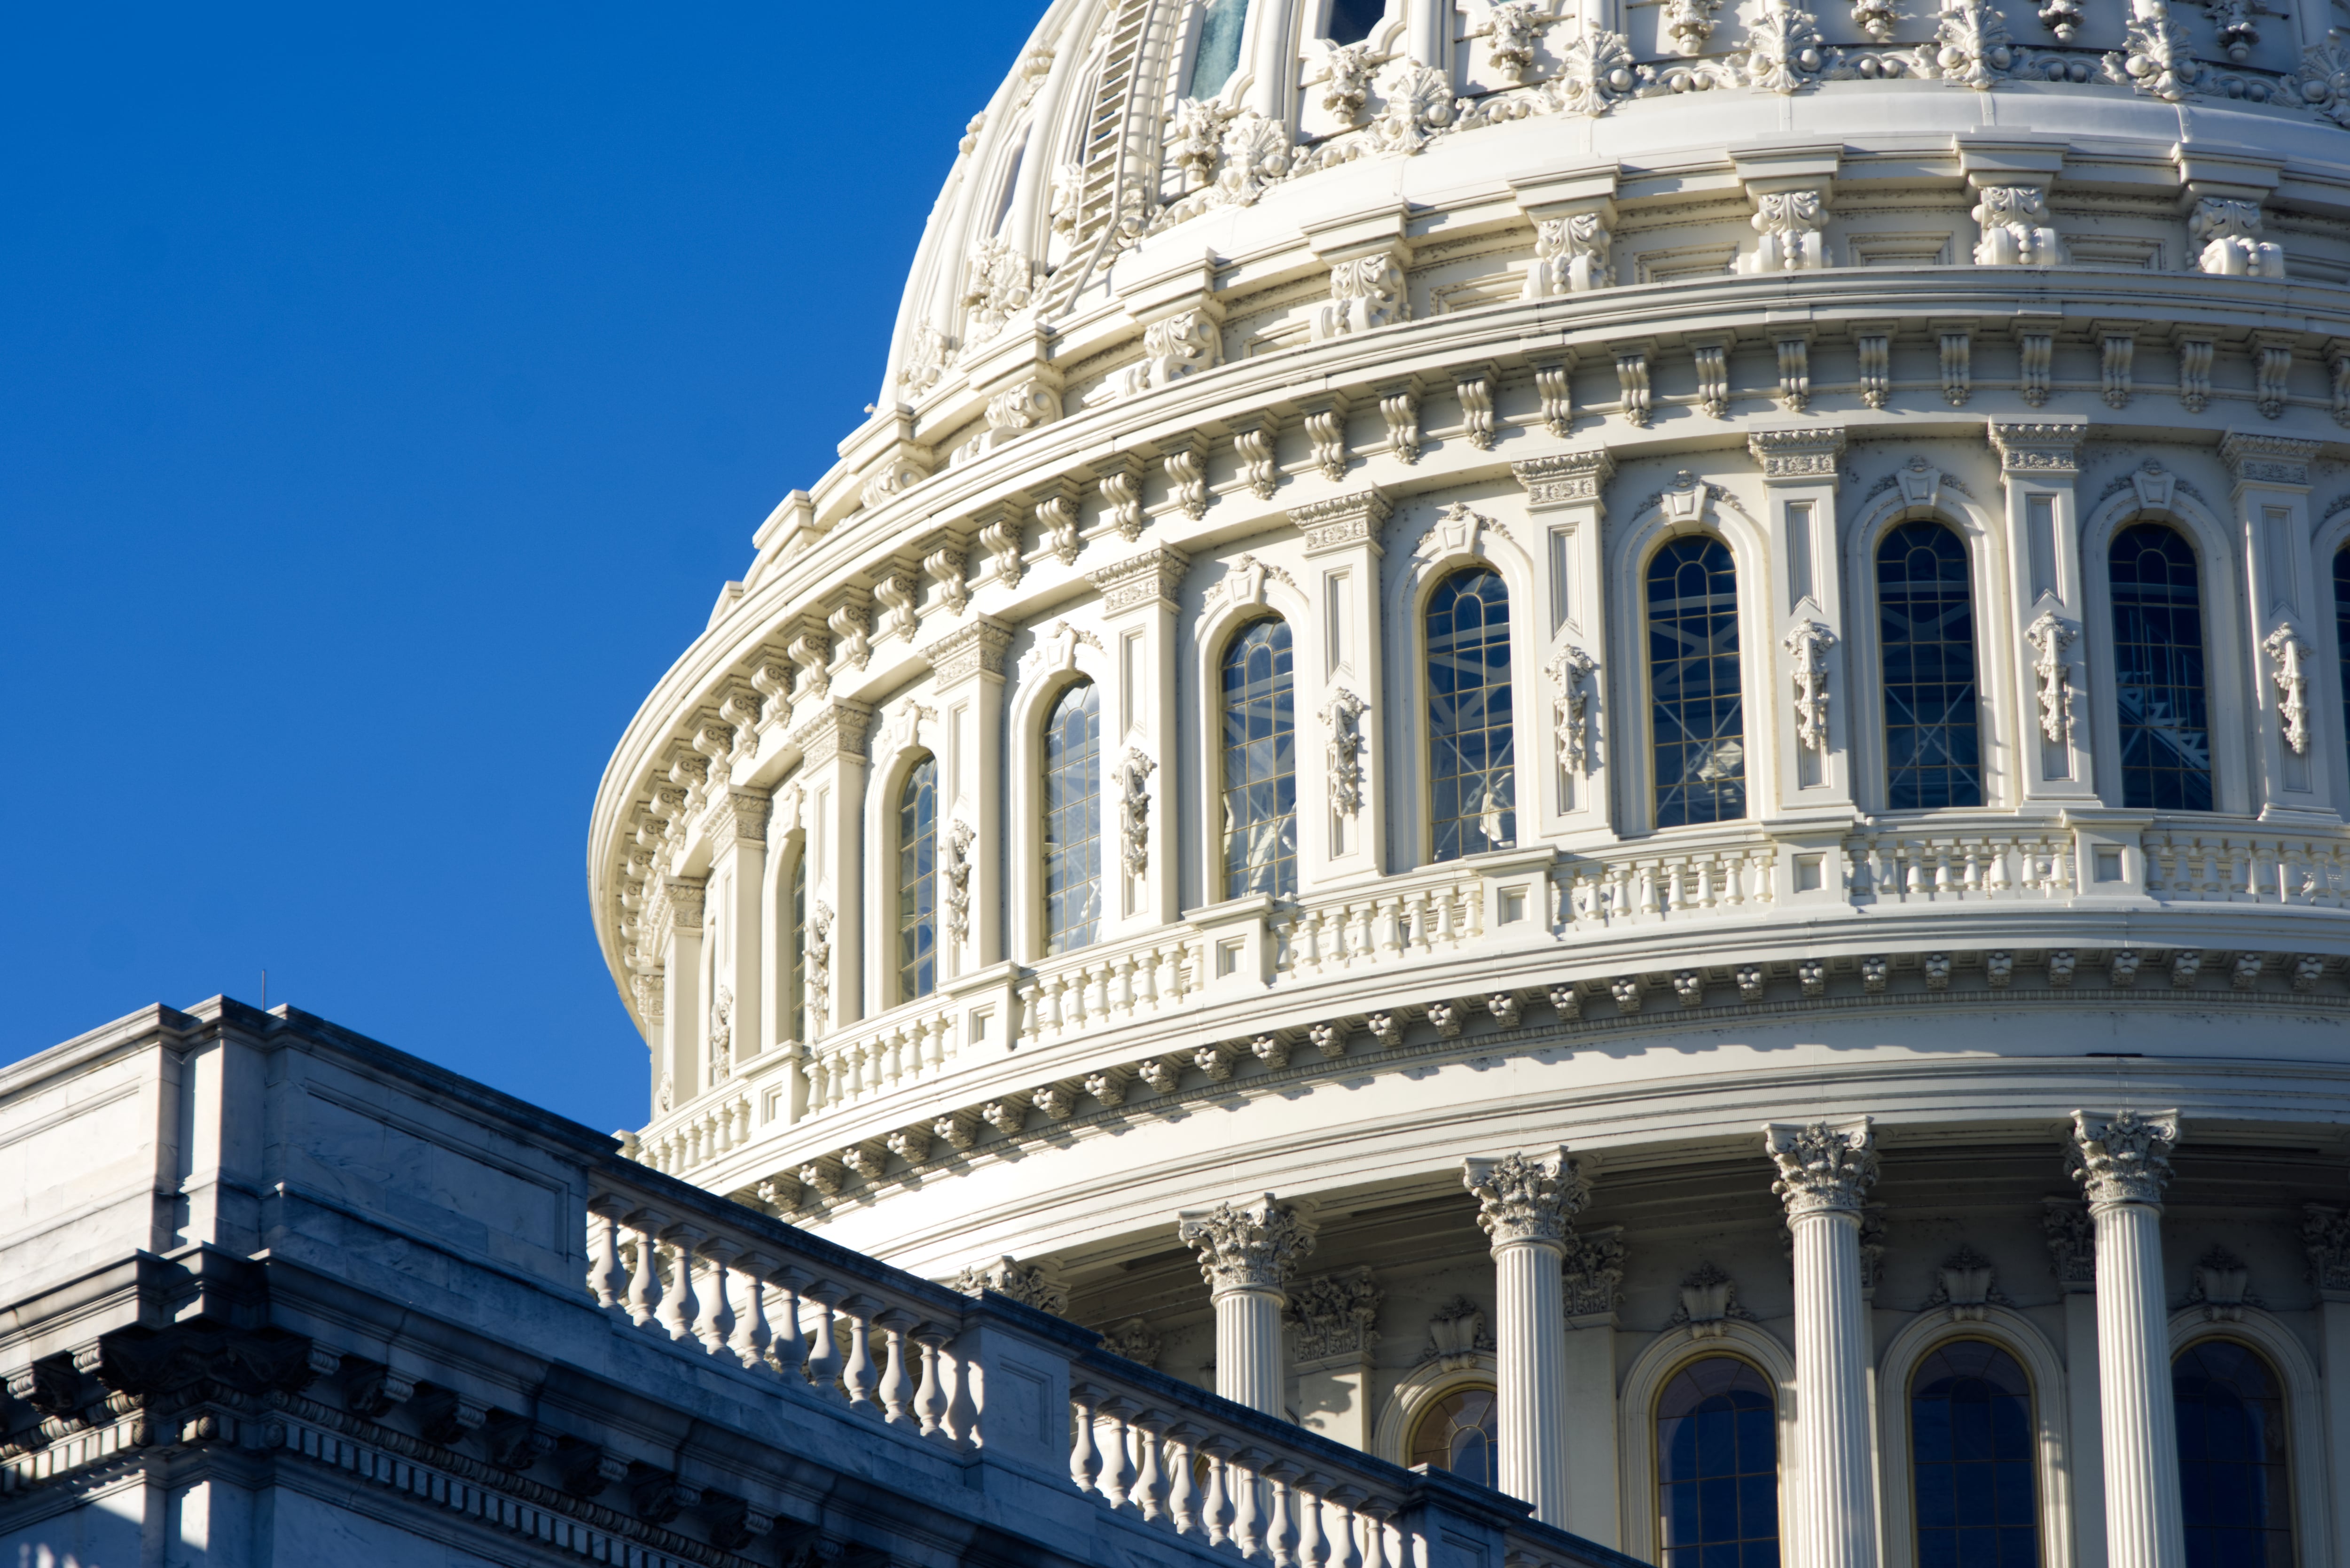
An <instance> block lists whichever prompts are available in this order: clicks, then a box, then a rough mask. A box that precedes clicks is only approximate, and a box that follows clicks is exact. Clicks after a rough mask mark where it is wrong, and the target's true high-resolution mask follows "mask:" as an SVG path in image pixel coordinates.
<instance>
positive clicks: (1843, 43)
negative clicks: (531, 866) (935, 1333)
mask: <svg viewBox="0 0 2350 1568" xmlns="http://www.w3.org/2000/svg"><path fill="white" fill-rule="evenodd" d="M2333 23H2334V13H2333V12H2332V11H2331V10H2329V8H2328V7H2327V6H2325V5H2322V4H2319V3H2317V0H2300V3H2299V4H2297V5H2292V6H2282V5H2269V4H2262V3H2261V0H2209V3H2208V4H2190V3H2189V0H2041V3H2038V4H2035V3H2034V0H1998V3H1993V0H1942V3H1941V4H1940V5H1939V9H1937V8H1935V7H1933V6H1931V5H1926V4H1923V3H1922V0H1836V3H1835V4H1830V5H1823V6H1821V8H1820V9H1819V10H1817V11H1816V12H1814V11H1806V10H1803V9H1800V8H1798V6H1797V5H1795V4H1794V3H1793V0H1577V3H1576V4H1572V5H1570V4H1567V3H1565V0H1459V4H1458V5H1454V4H1451V3H1450V0H1445V3H1440V0H1385V3H1384V5H1383V4H1382V3H1381V0H1310V3H1309V0H1063V3H1061V4H1056V5H1054V6H1053V7H1052V9H1051V10H1050V11H1049V13H1048V14H1047V16H1045V20H1044V21H1043V23H1041V24H1040V25H1039V26H1038V27H1037V29H1036V31H1035V34H1034V36H1032V37H1031V39H1030V40H1029V42H1028V44H1027V46H1026V47H1025V48H1024V50H1023V51H1022V53H1021V56H1020V58H1019V60H1018V62H1017V64H1016V65H1015V66H1014V68H1013V69H1012V71H1011V73H1010V75H1009V76H1008V77H1007V78H1006V79H1005V81H1004V83H1003V87H1002V88H1000V89H999V90H998V91H997V93H996V94H995V96H994V98H993V99H992V100H991V101H990V102H989V103H988V104H987V105H986V106H985V108H984V109H983V111H982V112H980V113H979V114H977V115H975V116H974V117H973V118H972V120H971V124H970V130H969V133H968V134H967V135H966V136H965V137H964V138H963V139H962V145H961V148H960V151H959V152H958V154H957V156H956V158H955V160H954V164H953V169H952V171H951V174H950V175H949V176H948V179H947V182H946V185H945V188H944V189H943V191H942V192H941V195H940V198H939V201H938V203H937V205H936V207H935V208H934V210H933V212H932V213H931V220H930V223H929V226H928V229H927V231H926V232H925V234H924V236H923V239H922V242H921V245H920V251H919V253H918V254H917V256H916V258H915V262H914V266H913V270H912V273H911V275H910V279H909V281H908V284H907V287H906V292H905V296H904V302H903V304H902V306H901V307H900V309H899V317H898V320H897V324H896V327H895V331H894V333H893V335H892V336H891V337H890V339H889V354H888V359H887V367H886V370H885V374H884V377H883V380H882V385H881V388H880V390H879V396H878V397H877V398H876V400H875V402H874V411H873V413H872V415H871V417H870V418H869V419H868V420H867V421H866V422H865V423H864V424H863V425H861V426H860V427H859V428H858V429H857V430H855V431H850V432H848V433H847V436H846V437H845V438H844V439H843V440H842V441H841V443H840V447H839V452H840V461H839V462H838V463H837V464H836V465H835V466H834V467H833V468H832V469H831V470H830V471H829V472H827V473H826V474H824V475H823V476H822V477H821V478H820V479H818V480H816V481H815V482H814V483H812V484H810V485H809V487H808V488H807V489H806V490H805V491H796V490H795V491H794V492H792V493H790V495H789V496H787V498H786V499H785V501H784V502H783V504H781V505H779V506H778V507H777V508H776V509H775V513H774V514H772V515H771V516H770V517H769V518H768V519H767V520H766V521H765V523H764V524H763V525H762V526H761V527H760V529H759V531H758V534H757V535H756V541H755V542H756V547H757V555H756V558H755V560H754V561H753V562H752V564H751V566H750V567H749V569H748V570H747V571H746V572H745V573H744V575H743V579H742V580H741V581H740V582H732V583H728V584H726V585H725V587H724V588H723V591H722V592H721V594H720V595H719V597H718V602H717V604H716V606H715V607H714V608H713V610H712V616H711V620H710V624H709V627H708V628H707V630H706V631H705V632H704V633H703V634H702V636H701V637H700V638H699V639H696V640H695V641H694V642H693V644H692V645H691V647H690V648H689V649H686V650H685V651H684V653H683V654H682V655H681V658H680V659H678V661H677V663H676V664H675V666H674V667H673V668H671V670H670V671H669V672H668V673H667V674H666V675H665V676H664V677H663V678H662V680H661V681H660V684H659V685H658V687H657V688H656V689H655V690H654V691H653V692H652V693H651V695H650V697H649V698H648V699H647V700H646V701H645V703H644V705H643V707H642V709H641V710H640V711H639V713H638V714H637V716H636V718H635V720H634V722H632V723H631V724H630V725H629V729H628V732H627V733H626V735H625V736H624V737H623V738H622V740H621V742H620V743H619V748H618V750H617V752H616V753H615V754H614V756H613V759H612V762H611V763H610V766H609V768H608V771H607V773H606V774H605V776H604V779H603V783H602V786H601V789H600V791H599V793H598V798H597V803H596V808H595V815H594V819H593V824H592V826H591V831H590V836H589V845H588V874H589V891H590V898H591V900H592V904H593V911H594V919H595V921H596V927H597V930H598V938H599V940H600V941H601V942H602V944H603V948H604V951H605V954H606V957H607V960H608V963H609V965H610V967H611V971H612V973H613V976H614V978H615V980H616V981H617V982H618V984H619V988H620V992H621V994H622V996H623V998H624V1000H625V1001H626V1002H627V1005H628V1006H629V1010H630V1012H631V1014H632V1016H633V1017H634V1018H635V1020H636V1022H637V1023H638V1025H639V1028H640V1029H641V1030H642V1032H643V1033H644V1036H645V1039H646V1041H647V1043H648V1044H649V1046H650V1073H649V1076H648V1085H647V1086H648V1095H649V1111H648V1116H647V1119H646V1121H645V1123H644V1125H643V1126H642V1127H640V1128H639V1129H638V1130H637V1132H636V1133H635V1134H634V1135H633V1140H634V1141H633V1143H632V1144H631V1145H630V1147H631V1151H632V1153H633V1154H634V1156H635V1158H638V1159H639V1160H641V1161H643V1162H644V1163H645V1164H647V1165H650V1166H652V1167H654V1168H658V1169H660V1170H661V1171H663V1172H666V1173H669V1174H671V1175H675V1176H678V1177H681V1178H683V1179H686V1180H689V1181H691V1182H693V1183H696V1184H698V1185H700V1186H702V1187H704V1188H708V1189H712V1190H714V1191H718V1192H721V1193H724V1194H728V1195H731V1196H733V1197H734V1198H736V1199H740V1200H742V1201H744V1202H747V1203H752V1204H754V1205H756V1206H760V1207H763V1208H764V1209H766V1210H768V1211H770V1212H771V1213H773V1214H775V1215H777V1216H780V1217H782V1218H785V1219H787V1220H791V1221H793V1222H794V1223H795V1224H798V1225H800V1226H803V1227H806V1228H807V1229H809V1230H811V1231H816V1232H818V1233H820V1234H822V1235H824V1236H826V1237H828V1238H830V1239H832V1240H835V1241H840V1242H842V1243H844V1244H846V1245H848V1246H852V1247H856V1248H859V1249H862V1250H865V1251H870V1252H873V1253H875V1254H877V1255H879V1256H880V1257H883V1258H885V1259H887V1260H889V1262H893V1263H895V1264H898V1265H899V1266H901V1267H903V1268H906V1269H910V1270H912V1271H914V1272H919V1273H921V1274H925V1275H928V1276H930V1277H931V1278H933V1279H936V1280H941V1281H947V1282H963V1283H964V1284H966V1285H967V1286H968V1287H970V1288H977V1287H978V1286H980V1285H982V1284H988V1285H993V1287H994V1288H996V1289H998V1290H1001V1291H1003V1292H1005V1293H1011V1294H1014V1295H1017V1296H1019V1297H1020V1298H1021V1299H1024V1300H1026V1301H1028V1302H1030V1303H1035V1304H1044V1305H1048V1306H1050V1307H1051V1308H1052V1309H1053V1310H1055V1311H1060V1312H1063V1313H1065V1314H1066V1315H1068V1316H1070V1317H1072V1318H1075V1319H1076V1320H1078V1321H1079V1322H1082V1323H1085V1324H1089V1325H1091V1326H1093V1327H1095V1328H1097V1329H1100V1330H1102V1331H1104V1332H1105V1333H1106V1334H1108V1336H1109V1342H1110V1343H1111V1345H1113V1346H1114V1347H1116V1348H1118V1349H1119V1350H1120V1351H1122V1352H1123V1353H1124V1354H1126V1355H1129V1356H1132V1357H1134V1358H1135V1359H1139V1360H1145V1361H1149V1362H1151V1363H1152V1364H1154V1365H1155V1366H1158V1367H1159V1368H1160V1369H1162V1370H1164V1371H1166V1372H1169V1373H1170V1374H1172V1375H1174V1376H1179V1377H1183V1378H1188V1379H1191V1380H1194V1381H1197V1382H1200V1383H1201V1384H1204V1385H1207V1386H1211V1387H1215V1388H1217V1389H1219V1390H1220V1391H1222V1392H1223V1393H1225V1394H1227V1395H1229V1396H1231V1397H1234V1398H1236V1399H1239V1400H1241V1401H1243V1403H1246V1404H1249V1405H1252V1406H1253V1407H1256V1408H1257V1409H1259V1410H1262V1411H1265V1412H1267V1413H1270V1414H1273V1415H1276V1416H1286V1417H1289V1418H1291V1419H1294V1420H1295V1421H1298V1422H1300V1423H1302V1424H1304V1425H1305V1426H1307V1427H1309V1428H1315V1429H1316V1430H1318V1431H1321V1432H1324V1433H1326V1434H1328V1435H1330V1436H1333V1437H1336V1438H1340V1439H1341V1440H1343V1441H1346V1442H1347V1443H1351V1444H1353V1445H1355V1446H1356V1447H1357V1448H1360V1449H1366V1450H1369V1451H1371V1452H1374V1453H1377V1454H1378V1455H1380V1456H1382V1457H1384V1458H1387V1459H1394V1460H1398V1461H1400V1462H1407V1463H1409V1462H1427V1463H1430V1464H1433V1465H1436V1466H1439V1467H1440V1468H1450V1469H1455V1470H1457V1471H1460V1472H1461V1473H1464V1474H1468V1475H1470V1476H1471V1478H1472V1479H1480V1480H1488V1481H1490V1482H1492V1484H1494V1485H1497V1486H1499V1487H1500V1488H1501V1489H1502V1490H1505V1491H1509V1492H1512V1493H1513V1494H1515V1495H1517V1496H1519V1497H1521V1498H1523V1499H1525V1500H1527V1501H1530V1502H1532V1503H1533V1504H1534V1509H1535V1512H1536V1515H1537V1517H1538V1518H1540V1519H1541V1520H1543V1521H1547V1522H1550V1523H1555V1524H1559V1525H1563V1526H1564V1527H1565V1528H1566V1529H1568V1530H1570V1531H1573V1532H1576V1533H1578V1534H1581V1535H1583V1536H1586V1537H1588V1538H1590V1539H1592V1540H1594V1541H1596V1542H1601V1543H1603V1544H1605V1545H1608V1546H1613V1547H1616V1548H1618V1549H1620V1550H1622V1551H1624V1552H1628V1553H1630V1554H1632V1555H1633V1556H1635V1557H1638V1558H1642V1559H1646V1560H1648V1561H1653V1562H1659V1563H1669V1564H1680V1563H1690V1564H1696V1563H1700V1562H1702V1563H1705V1564H1707V1565H1709V1568H1711V1564H1713V1563H1725V1562H1735V1563H1741V1564H1745V1565H1754V1564H1760V1563H1776V1562H1778V1561H1781V1560H1782V1553H1783V1554H1784V1560H1785V1561H1788V1562H1790V1563H1800V1564H1804V1565H1806V1568H1809V1565H1811V1564H1822V1565H1832V1568H1861V1565H1865V1564H1866V1565H1873V1564H1877V1563H1885V1564H1887V1565H1888V1568H1893V1565H1902V1568H1906V1565H1911V1564H1915V1565H1917V1568H1928V1565H1930V1564H1941V1563H1964V1564H1968V1565H1970V1568H1971V1565H1972V1564H1976V1563H1999V1564H2003V1565H2007V1564H2016V1563H2037V1564H2042V1565H2044V1568H2105V1565H2106V1564H2109V1563H2110V1564H2112V1565H2113V1568H2125V1565H2132V1568H2135V1565H2137V1564H2158V1565H2160V1568H2178V1565H2183V1564H2185V1563H2190V1562H2192V1563H2199V1564H2200V1563H2262V1564H2289V1563H2297V1564H2301V1565H2303V1568H2314V1565H2317V1564H2324V1563H2334V1564H2342V1565H2344V1568H2350V1216H2346V1215H2345V1203H2350V1189H2345V1172H2350V1139H2345V1134H2344V1131H2343V1128H2344V1126H2345V1122H2350V1076H2345V1066H2350V1038H2345V1023H2350V1013H2345V1002H2350V981H2346V980H2345V955H2350V915H2345V908H2344V906H2345V899H2350V836H2345V831H2344V826H2343V824H2344V812H2345V806H2350V709H2345V701H2350V681H2345V668H2346V667H2350V470H2345V466H2344V463H2343V462H2342V458H2343V456H2344V454H2345V443H2350V437H2345V429H2344V427H2345V426H2350V134H2345V126H2350V44H2345V42H2344V41H2343V40H2342V39H2340V38H2339V37H2337V36H2336V35H2335V34H2334V32H2333V31H2332V30H2331V28H2332V26H2333ZM879 325H880V324H879V323H878V322H877V323H876V324H875V328H876V337H877V341H878V338H879ZM1954 1433H1956V1434H1957V1435H1956V1436H1955V1437H1954V1436H1953V1434H1954ZM1130 1436H1131V1437H1132V1438H1133V1440H1135V1441H1141V1440H1143V1439H1142V1438H1141V1435H1140V1434H1139V1432H1137V1433H1134V1434H1130Z"/></svg>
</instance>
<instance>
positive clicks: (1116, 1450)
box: [1094, 1398, 1138, 1510]
mask: <svg viewBox="0 0 2350 1568" xmlns="http://www.w3.org/2000/svg"><path fill="white" fill-rule="evenodd" d="M1137 1414H1138V1412H1137V1411H1136V1409H1135V1407H1134V1406H1133V1405H1132V1404H1131V1403H1129V1402H1128V1401H1127V1400H1125V1399H1122V1398H1111V1399H1105V1400H1103V1401H1102V1402H1101V1406H1100V1407H1099V1408H1098V1409H1097V1411H1096V1413H1095V1416H1094V1442H1095V1444H1096V1446H1097V1447H1098V1448H1099V1449H1101V1456H1102V1466H1101V1476H1100V1479H1099V1480H1097V1482H1096V1484H1097V1486H1099V1487H1100V1488H1101V1494H1102V1496H1103V1497H1105V1498H1107V1499H1108V1500H1109V1505H1110V1507H1111V1508H1112V1509H1118V1510H1124V1509H1128V1508H1131V1507H1132V1506H1133V1488H1134V1476H1135V1469H1134V1456H1133V1453H1132V1451H1131V1450H1132V1446H1133V1444H1132V1439H1131V1438H1129V1437H1128V1430H1129V1428H1128V1425H1127V1423H1128V1421H1129V1420H1131V1419H1132V1418H1133V1417H1134V1416H1135V1415H1137Z"/></svg>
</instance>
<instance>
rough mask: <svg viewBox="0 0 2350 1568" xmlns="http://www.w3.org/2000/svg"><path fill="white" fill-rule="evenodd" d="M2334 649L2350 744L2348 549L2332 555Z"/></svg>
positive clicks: (2345, 734) (2346, 731)
mask: <svg viewBox="0 0 2350 1568" xmlns="http://www.w3.org/2000/svg"><path fill="white" fill-rule="evenodd" d="M2334 652H2335V653H2336V654H2337V655H2338V656H2339V657H2340V659H2341V661H2342V734H2343V738H2344V740H2345V742H2350V548H2345V549H2341V550H2336V551H2335V552H2334Z"/></svg>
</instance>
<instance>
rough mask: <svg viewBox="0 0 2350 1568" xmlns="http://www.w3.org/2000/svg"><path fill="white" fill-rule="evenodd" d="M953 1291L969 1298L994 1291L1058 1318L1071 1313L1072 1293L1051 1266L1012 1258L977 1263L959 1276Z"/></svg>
mask: <svg viewBox="0 0 2350 1568" xmlns="http://www.w3.org/2000/svg"><path fill="white" fill-rule="evenodd" d="M954 1288H955V1289H957V1290H959V1291H961V1292H962V1293H963V1294H965V1295H969V1296H975V1295H977V1294H979V1293H980V1292H982V1291H993V1292H994V1293H996V1294H998V1295H1000V1296H1008V1297H1010V1298H1011V1299H1012V1300H1014V1301H1015V1302H1018V1303H1020V1304H1021V1305H1022V1306H1025V1307H1035V1309H1036V1310H1037V1311H1038V1312H1048V1313H1051V1314H1054V1315H1055V1316H1056V1317H1066V1316H1067V1315H1068V1312H1069V1293H1068V1292H1067V1291H1066V1290H1065V1289H1063V1288H1062V1286H1061V1284H1060V1282H1059V1280H1058V1279H1057V1277H1056V1275H1055V1272H1054V1271H1053V1269H1052V1267H1051V1265H1049V1264H1045V1263H1022V1262H1017V1261H1015V1260H1014V1259H1011V1258H998V1259H996V1260H995V1261H994V1262H988V1263H974V1264H972V1266H971V1267H970V1268H968V1269H965V1270H964V1271H963V1272H962V1273H961V1274H959V1275H957V1276H956V1278H955V1282H954Z"/></svg>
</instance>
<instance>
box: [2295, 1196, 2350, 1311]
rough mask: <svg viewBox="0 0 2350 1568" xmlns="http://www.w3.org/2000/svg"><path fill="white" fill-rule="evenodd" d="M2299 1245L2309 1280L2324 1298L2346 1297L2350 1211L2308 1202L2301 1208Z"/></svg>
mask: <svg viewBox="0 0 2350 1568" xmlns="http://www.w3.org/2000/svg"><path fill="white" fill-rule="evenodd" d="M2301 1245H2302V1250H2303V1251H2304V1252H2306V1253H2307V1254H2308V1256H2309V1282H2310V1283H2311V1284H2313V1285H2315V1286H2316V1287H2317V1290H2318V1293H2319V1294H2320V1295H2322V1296H2324V1298H2325V1299H2326V1300H2328V1301H2340V1300H2344V1299H2350V1212H2345V1210H2340V1209H2334V1208H2330V1207H2328V1206H2327V1205H2325V1204H2323V1203H2311V1204H2306V1205H2304V1206H2303V1209H2302V1211H2301Z"/></svg>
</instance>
